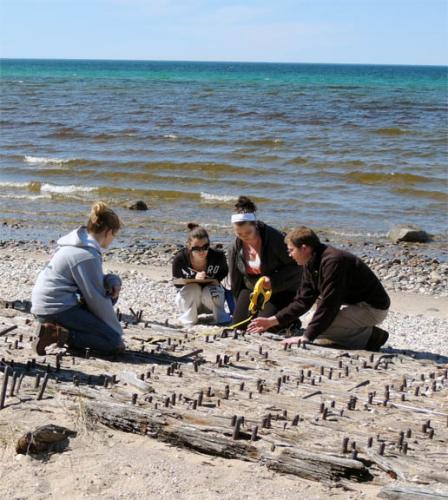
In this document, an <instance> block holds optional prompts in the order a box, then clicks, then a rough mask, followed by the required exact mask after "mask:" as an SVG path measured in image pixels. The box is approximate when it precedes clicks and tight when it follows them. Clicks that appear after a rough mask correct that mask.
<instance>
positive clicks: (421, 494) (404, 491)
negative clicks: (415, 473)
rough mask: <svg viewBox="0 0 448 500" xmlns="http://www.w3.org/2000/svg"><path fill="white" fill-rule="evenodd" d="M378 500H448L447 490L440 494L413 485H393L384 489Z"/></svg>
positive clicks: (439, 492)
mask: <svg viewBox="0 0 448 500" xmlns="http://www.w3.org/2000/svg"><path fill="white" fill-rule="evenodd" d="M378 497H380V498H390V499H394V500H395V499H396V500H402V499H405V500H424V499H426V498H427V499H428V500H429V499H431V500H432V499H434V500H437V499H439V498H448V490H446V491H444V492H441V491H437V490H433V489H429V488H426V487H418V486H415V485H410V484H407V485H394V486H386V487H384V488H383V489H382V490H381V491H380V493H379V494H378Z"/></svg>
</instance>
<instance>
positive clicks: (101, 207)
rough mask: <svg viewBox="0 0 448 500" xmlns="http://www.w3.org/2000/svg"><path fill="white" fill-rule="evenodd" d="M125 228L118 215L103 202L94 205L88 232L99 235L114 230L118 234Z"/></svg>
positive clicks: (88, 222) (88, 223)
mask: <svg viewBox="0 0 448 500" xmlns="http://www.w3.org/2000/svg"><path fill="white" fill-rule="evenodd" d="M122 227H123V224H122V222H121V221H120V219H119V218H118V215H117V214H116V213H115V212H114V211H113V210H112V209H111V208H109V207H108V206H107V205H106V204H105V203H103V202H102V201H98V202H96V203H94V204H93V205H92V208H91V211H90V216H89V220H88V221H87V231H88V232H89V233H93V234H98V233H101V232H102V231H104V230H108V229H112V231H113V232H114V233H116V232H117V231H118V230H119V229H121V228H122Z"/></svg>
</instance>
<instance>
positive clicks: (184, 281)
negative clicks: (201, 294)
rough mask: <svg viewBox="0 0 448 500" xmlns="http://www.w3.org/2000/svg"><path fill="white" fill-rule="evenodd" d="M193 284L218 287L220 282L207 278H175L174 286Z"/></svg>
mask: <svg viewBox="0 0 448 500" xmlns="http://www.w3.org/2000/svg"><path fill="white" fill-rule="evenodd" d="M192 283H197V284H198V285H217V284H218V283H219V282H218V280H215V279H213V278H205V279H203V280H198V279H196V278H174V280H173V284H174V285H191V284H192Z"/></svg>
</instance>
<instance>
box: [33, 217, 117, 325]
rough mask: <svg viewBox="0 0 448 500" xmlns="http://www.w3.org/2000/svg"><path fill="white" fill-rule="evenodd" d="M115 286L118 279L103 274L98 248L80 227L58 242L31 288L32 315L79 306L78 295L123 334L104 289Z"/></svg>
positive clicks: (84, 229)
mask: <svg viewBox="0 0 448 500" xmlns="http://www.w3.org/2000/svg"><path fill="white" fill-rule="evenodd" d="M105 278H106V280H105ZM107 278H110V279H107ZM105 281H106V283H105ZM118 283H119V284H121V281H120V279H119V278H118V276H113V275H107V276H106V277H105V276H104V275H103V266H102V252H101V247H100V245H99V244H98V242H97V241H96V240H95V239H93V238H92V237H90V236H89V234H88V232H87V228H86V227H84V226H82V227H80V228H78V229H75V230H74V231H72V232H71V233H69V234H67V235H65V236H63V237H62V238H61V239H59V240H58V249H57V251H56V253H55V254H54V256H53V257H52V259H51V260H50V262H49V263H48V264H47V266H46V267H45V269H44V270H43V271H41V273H40V274H39V276H38V278H37V281H36V284H35V285H34V288H33V292H32V296H31V302H32V307H31V312H32V313H33V314H36V315H37V316H47V315H50V314H56V313H61V312H63V311H66V310H67V309H70V308H71V307H74V306H76V305H78V304H79V296H81V297H82V298H83V299H84V301H85V303H86V306H87V308H88V310H89V311H90V312H91V313H92V314H94V315H95V316H97V317H98V318H100V319H101V320H103V321H104V323H106V324H107V325H109V326H110V327H111V328H113V329H114V330H115V331H116V332H119V333H120V334H121V335H123V331H122V329H121V325H120V323H119V321H118V319H117V317H116V315H115V312H114V308H113V305H112V301H111V298H110V297H109V296H108V295H107V293H106V289H105V285H106V286H108V287H109V286H113V285H115V284H118Z"/></svg>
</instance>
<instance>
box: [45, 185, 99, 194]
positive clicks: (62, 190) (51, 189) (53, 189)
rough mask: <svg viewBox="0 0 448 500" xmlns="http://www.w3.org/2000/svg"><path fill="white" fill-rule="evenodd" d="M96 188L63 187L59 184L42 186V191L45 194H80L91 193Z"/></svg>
mask: <svg viewBox="0 0 448 500" xmlns="http://www.w3.org/2000/svg"><path fill="white" fill-rule="evenodd" d="M96 189H97V188H96V187H90V186H75V185H68V186H61V185H57V184H42V186H41V188H40V190H41V192H44V193H59V194H67V193H78V192H90V191H96Z"/></svg>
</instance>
